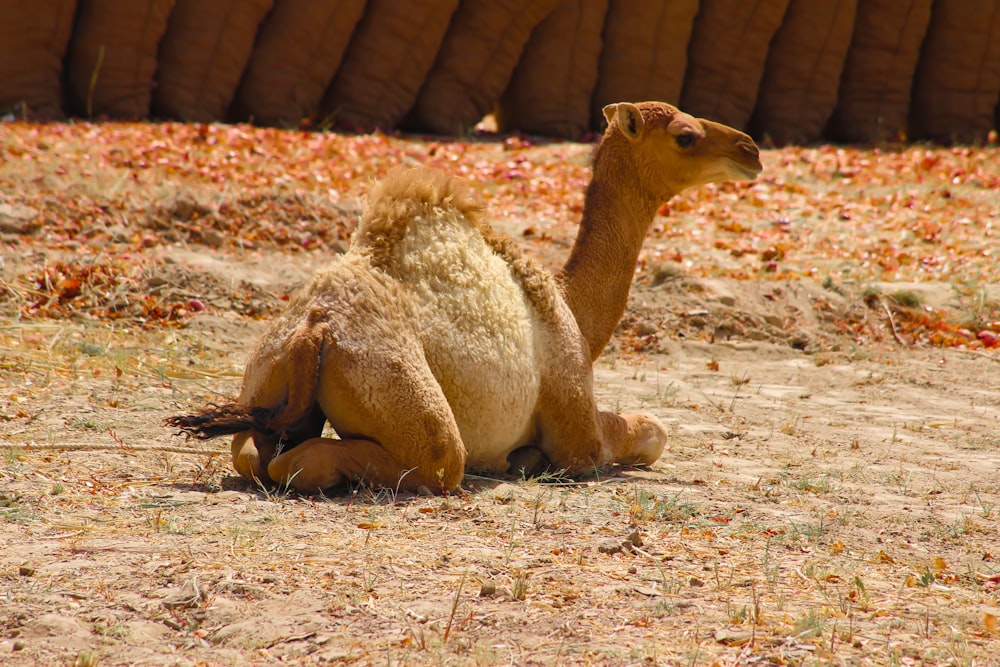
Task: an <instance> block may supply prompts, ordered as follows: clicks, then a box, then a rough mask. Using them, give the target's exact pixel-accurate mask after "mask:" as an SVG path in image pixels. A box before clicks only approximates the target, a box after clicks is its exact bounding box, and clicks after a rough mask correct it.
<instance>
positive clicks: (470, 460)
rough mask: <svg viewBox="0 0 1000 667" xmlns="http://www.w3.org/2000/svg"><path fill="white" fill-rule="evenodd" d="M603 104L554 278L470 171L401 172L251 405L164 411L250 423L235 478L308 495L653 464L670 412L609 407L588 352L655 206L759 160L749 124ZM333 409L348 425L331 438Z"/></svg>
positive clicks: (299, 313) (218, 425) (220, 428)
mask: <svg viewBox="0 0 1000 667" xmlns="http://www.w3.org/2000/svg"><path fill="white" fill-rule="evenodd" d="M606 112H607V114H608V118H609V129H608V132H607V133H606V135H605V137H604V140H603V141H602V142H601V145H600V146H599V148H598V149H597V152H596V154H595V166H594V181H593V182H592V183H591V186H590V188H588V194H587V207H586V210H585V213H584V219H583V221H582V223H581V231H580V235H579V237H578V239H577V243H576V245H575V247H574V250H573V253H572V254H571V257H570V260H569V261H568V262H567V265H566V268H565V269H564V270H563V271H562V272H561V273H560V274H559V275H558V276H557V277H553V276H550V275H549V274H548V273H547V272H545V271H544V270H543V269H542V268H540V267H539V266H537V265H536V264H535V263H533V262H532V261H530V260H529V259H528V258H526V257H524V256H523V255H522V254H521V253H520V252H519V250H518V249H517V248H516V247H515V246H514V245H513V243H512V242H511V241H510V240H509V239H506V238H502V237H499V236H497V235H495V234H494V233H493V232H492V231H491V230H490V229H489V228H488V227H487V226H486V225H484V224H483V223H482V222H481V221H480V217H481V212H480V208H479V205H478V203H477V202H476V200H475V199H474V198H472V197H470V195H469V194H468V193H467V191H466V188H465V186H464V185H463V184H462V183H461V182H460V181H457V180H456V179H453V178H451V177H449V176H446V175H444V174H440V173H436V172H431V171H426V170H408V171H396V172H394V173H393V174H391V175H390V176H389V177H387V178H386V179H385V180H384V181H383V182H382V183H381V184H380V185H379V186H378V187H377V188H376V189H375V191H374V192H373V193H372V195H371V197H370V200H369V205H368V208H367V210H366V213H365V215H364V217H363V219H362V220H361V222H360V223H359V226H358V229H357V231H356V232H355V234H354V237H353V240H352V245H351V248H350V250H349V251H348V252H347V254H346V255H345V256H344V257H343V258H341V259H339V260H337V261H335V262H334V263H333V265H332V266H330V267H329V268H328V269H326V270H325V271H321V272H320V273H318V274H317V275H316V276H315V277H314V278H313V279H312V280H311V281H310V282H309V283H308V284H307V285H306V286H305V287H304V288H303V289H302V290H301V291H300V292H299V293H298V294H297V295H296V296H295V297H293V299H292V302H291V303H290V304H289V307H288V309H287V311H286V312H285V313H283V314H282V315H281V316H280V317H278V318H277V319H276V320H275V321H274V322H273V323H272V325H271V326H270V328H269V329H268V331H267V332H266V334H265V335H264V337H263V339H262V340H261V342H260V343H259V344H258V346H257V348H256V350H255V351H254V353H253V354H252V355H251V358H250V360H249V362H248V363H247V368H246V372H245V374H244V382H243V388H242V391H241V393H240V397H239V400H238V402H237V403H236V404H232V405H229V406H221V407H217V408H213V409H211V410H208V411H206V412H204V413H202V414H200V415H194V416H187V417H176V418H173V419H171V420H169V422H170V423H171V424H173V425H175V426H179V427H181V428H182V429H185V430H187V431H189V432H191V433H194V434H196V435H199V436H201V437H212V436H214V435H219V434H223V433H236V435H235V438H234V440H233V462H234V466H235V467H236V469H237V470H238V471H239V472H240V474H242V475H244V476H245V477H247V478H249V479H258V480H261V481H264V482H269V481H275V482H279V483H288V484H290V485H292V486H293V487H295V488H297V489H300V490H302V491H306V492H312V491H317V490H320V489H323V488H326V487H329V486H333V485H335V484H338V483H340V482H342V481H345V480H346V479H365V480H367V481H369V482H372V483H374V484H378V485H382V486H390V487H397V488H410V489H413V488H417V487H419V486H422V485H425V486H429V487H431V488H436V489H440V490H449V489H452V488H454V487H456V486H457V485H458V484H459V483H460V481H461V478H462V475H463V473H464V471H465V470H476V471H479V470H488V471H493V472H500V471H504V470H507V469H508V468H509V466H510V465H511V463H514V464H515V465H519V466H520V465H524V466H526V467H527V468H529V469H531V470H534V469H537V468H539V467H545V466H552V467H555V468H558V469H563V470H566V471H567V472H568V473H570V474H573V473H578V472H581V471H584V470H587V469H590V468H592V467H594V466H599V465H604V464H608V463H613V462H619V463H641V464H650V463H653V462H654V461H655V460H656V459H657V458H658V457H659V456H660V454H661V453H662V451H663V448H664V446H665V444H666V440H667V433H666V430H665V429H664V427H663V425H662V424H661V423H660V422H659V420H658V419H656V417H654V416H652V415H648V414H634V415H624V416H619V415H616V414H613V413H609V412H601V411H599V410H598V409H597V407H596V405H595V403H594V397H593V386H592V383H593V375H592V369H591V363H592V361H593V359H595V358H596V357H597V355H598V354H600V351H601V349H602V348H603V347H604V345H605V344H606V342H607V340H608V338H609V337H610V335H611V332H612V331H613V329H614V326H615V325H616V324H617V322H618V320H619V319H620V317H621V315H622V312H623V309H624V303H625V299H626V297H627V293H628V287H629V285H630V282H631V275H632V272H633V270H634V267H635V261H636V257H637V256H638V252H639V248H640V247H641V244H642V240H643V237H644V236H645V233H646V230H647V228H648V226H649V224H650V222H651V221H652V219H653V216H654V215H655V210H656V206H657V205H658V204H659V203H660V202H662V201H664V200H665V199H668V198H669V197H670V196H672V195H673V194H674V193H676V192H678V191H679V190H680V189H683V187H687V186H689V185H698V184H700V183H704V182H709V181H719V180H733V179H738V178H752V177H753V176H754V175H756V173H757V172H758V171H760V162H759V159H758V154H757V149H756V146H754V145H753V142H752V141H751V140H750V139H749V137H747V136H746V135H744V134H742V133H740V132H737V131H735V130H732V129H730V128H726V127H725V126H721V125H717V124H714V123H709V122H708V121H701V120H698V119H694V118H692V117H690V116H687V115H686V114H682V113H681V112H679V111H678V110H677V109H675V108H673V107H670V106H669V105H665V104H660V103H643V104H640V105H632V104H625V103H623V104H619V105H611V106H610V107H609V108H608V109H607V110H606ZM689 134H692V135H696V136H694V137H693V138H692V137H688V136H687V135H689ZM681 135H685V138H684V139H683V140H678V139H677V137H678V136H681ZM326 422H329V424H330V425H331V426H332V427H333V429H334V430H335V431H336V433H337V436H338V437H337V438H327V437H322V436H321V432H322V430H323V427H324V424H325V423H326Z"/></svg>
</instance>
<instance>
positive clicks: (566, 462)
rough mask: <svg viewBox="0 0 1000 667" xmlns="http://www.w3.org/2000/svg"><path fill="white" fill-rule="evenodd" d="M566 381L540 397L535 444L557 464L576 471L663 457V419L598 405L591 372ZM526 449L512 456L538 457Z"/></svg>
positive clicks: (665, 437)
mask: <svg viewBox="0 0 1000 667" xmlns="http://www.w3.org/2000/svg"><path fill="white" fill-rule="evenodd" d="M586 371H589V369H586ZM567 385H568V383H567V384H564V385H563V387H561V388H560V387H558V386H551V385H550V386H548V387H545V388H544V389H543V393H542V398H541V403H540V407H541V410H540V411H539V432H540V434H541V437H540V438H539V441H538V443H537V444H536V446H537V448H538V449H539V450H540V451H541V453H542V454H544V455H545V458H547V459H548V461H549V462H551V467H552V468H556V469H561V470H566V471H567V472H568V473H570V474H574V473H579V472H585V471H587V470H590V469H593V468H594V467H597V466H602V465H607V464H610V463H620V464H623V465H635V464H638V465H651V464H652V463H654V462H655V461H656V460H657V459H659V458H660V455H661V454H662V453H663V450H664V448H665V447H666V444H667V440H668V437H669V434H668V432H667V429H666V427H665V426H664V425H663V423H662V422H660V420H659V419H657V418H656V417H654V416H653V415H650V414H646V413H636V414H627V415H618V414H615V413H613V412H601V411H599V410H598V409H597V406H596V403H595V400H594V395H593V390H592V387H593V385H592V376H590V375H589V374H584V377H583V378H581V381H578V382H577V383H576V384H575V386H571V387H570V389H569V390H567ZM524 449H526V450H528V451H525V452H521V450H518V451H516V452H515V453H514V455H513V456H512V457H511V463H512V464H513V465H518V464H519V463H521V461H522V460H523V461H534V459H536V458H538V457H536V456H534V455H533V453H532V452H530V449H531V448H530V447H529V448H524ZM536 465H537V464H536ZM529 472H532V471H529ZM534 472H537V471H534Z"/></svg>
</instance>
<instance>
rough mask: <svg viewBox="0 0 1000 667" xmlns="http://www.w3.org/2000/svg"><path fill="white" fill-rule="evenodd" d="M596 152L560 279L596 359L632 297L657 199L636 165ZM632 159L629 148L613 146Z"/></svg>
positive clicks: (622, 156) (620, 155)
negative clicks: (648, 190)
mask: <svg viewBox="0 0 1000 667" xmlns="http://www.w3.org/2000/svg"><path fill="white" fill-rule="evenodd" d="M604 148H605V146H603V145H602V146H601V147H599V148H598V151H597V153H595V156H594V176H593V179H592V180H591V182H590V185H589V186H588V187H587V192H586V196H585V200H584V212H583V218H582V220H581V222H580V229H579V231H578V232H577V237H576V242H575V243H574V244H573V250H572V251H571V252H570V256H569V259H568V260H567V261H566V264H565V266H564V267H563V269H562V271H561V272H560V273H559V281H560V283H561V284H562V287H563V294H564V296H565V299H566V302H567V303H568V305H569V307H570V310H572V311H573V315H574V316H575V317H576V321H577V325H578V326H579V327H580V331H581V333H582V334H583V336H584V338H585V339H586V340H587V343H588V345H589V346H590V356H591V360H592V361H596V360H597V358H598V357H599V356H600V354H601V352H602V351H603V350H604V347H605V346H606V345H607V344H608V341H609V340H611V335H612V334H613V333H614V331H615V328H616V327H617V326H618V322H619V321H620V320H621V318H622V314H624V312H625V306H626V304H627V303H628V293H629V289H630V288H631V287H632V278H633V276H634V274H635V266H636V263H637V261H638V259H639V252H640V250H641V249H642V243H643V240H644V239H645V238H646V232H647V231H648V230H649V226H650V224H651V223H652V221H653V218H654V216H655V215H656V210H657V208H658V207H659V203H660V202H659V201H658V200H657V199H655V198H653V197H651V196H649V195H648V194H647V193H646V192H645V190H644V189H643V188H642V187H641V186H640V184H639V181H638V177H637V175H636V170H635V168H634V165H631V164H622V162H621V160H620V159H610V158H611V156H609V155H606V154H604V155H602V153H601V152H602V149H604ZM614 152H615V153H617V154H618V155H619V157H621V158H624V159H627V160H629V161H631V155H630V154H628V152H627V151H621V150H618V151H614Z"/></svg>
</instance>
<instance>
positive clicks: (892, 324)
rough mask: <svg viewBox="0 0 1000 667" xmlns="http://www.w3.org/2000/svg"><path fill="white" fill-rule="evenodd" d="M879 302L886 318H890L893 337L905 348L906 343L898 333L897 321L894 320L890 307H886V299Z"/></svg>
mask: <svg viewBox="0 0 1000 667" xmlns="http://www.w3.org/2000/svg"><path fill="white" fill-rule="evenodd" d="M878 302H879V303H880V304H881V305H882V310H883V311H884V312H885V316H886V317H887V318H889V328H890V329H891V330H892V337H893V338H895V339H896V342H897V343H899V344H900V345H902V346H904V347H905V346H906V341H904V340H903V339H902V338H900V337H899V332H898V331H896V321H895V320H893V319H892V312H891V311H890V310H889V306H887V305H885V299H879V300H878Z"/></svg>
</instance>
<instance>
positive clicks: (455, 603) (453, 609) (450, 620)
mask: <svg viewBox="0 0 1000 667" xmlns="http://www.w3.org/2000/svg"><path fill="white" fill-rule="evenodd" d="M464 583H465V573H464V572H463V573H462V578H461V579H460V580H459V581H458V590H457V591H455V600H454V601H453V602H452V603H451V614H450V615H449V616H448V625H446V626H445V628H444V642H445V643H447V642H448V635H450V634H451V624H452V623H453V622H454V621H455V612H456V611H457V610H458V596H460V595H461V594H462V585H463V584H464Z"/></svg>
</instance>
